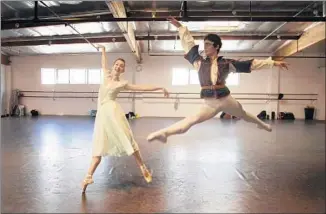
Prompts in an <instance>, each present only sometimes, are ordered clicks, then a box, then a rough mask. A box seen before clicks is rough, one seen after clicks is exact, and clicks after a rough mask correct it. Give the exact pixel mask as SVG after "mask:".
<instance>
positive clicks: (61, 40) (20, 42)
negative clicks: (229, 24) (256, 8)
mask: <svg viewBox="0 0 326 214" xmlns="http://www.w3.org/2000/svg"><path fill="white" fill-rule="evenodd" d="M205 35H206V34H201V35H198V34H194V35H193V37H194V39H195V40H203V39H204V37H205ZM83 36H84V37H85V38H87V40H88V41H89V42H91V43H111V42H126V38H125V37H123V36H118V35H111V36H109V35H108V34H103V33H101V34H97V35H93V36H91V35H85V34H84V35H83ZM263 38H265V35H221V39H222V40H261V39H263ZM299 38H300V36H291V35H284V36H282V35H281V36H280V39H282V40H298V39H299ZM175 39H176V35H171V34H170V35H167V34H165V35H142V36H135V40H136V41H148V40H150V41H155V40H158V41H161V40H175ZM177 39H178V40H179V39H180V38H179V36H177ZM266 40H278V36H276V35H273V36H270V37H268V38H267V39H266ZM84 43H87V42H86V41H85V40H84V39H82V38H80V37H78V36H76V35H64V36H52V37H49V36H41V37H16V38H7V39H2V40H1V46H3V47H14V46H37V45H58V44H84Z"/></svg>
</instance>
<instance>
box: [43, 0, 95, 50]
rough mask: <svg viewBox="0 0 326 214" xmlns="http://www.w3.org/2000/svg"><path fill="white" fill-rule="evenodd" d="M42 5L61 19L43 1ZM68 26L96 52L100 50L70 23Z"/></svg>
mask: <svg viewBox="0 0 326 214" xmlns="http://www.w3.org/2000/svg"><path fill="white" fill-rule="evenodd" d="M41 3H42V4H43V5H44V6H45V7H46V8H47V9H48V10H49V11H50V12H51V13H52V14H53V15H55V16H56V17H58V18H59V19H61V17H60V16H59V15H58V14H56V13H55V12H54V11H53V10H51V8H50V7H48V6H47V5H46V4H45V3H44V2H43V1H41ZM66 25H68V26H69V27H71V29H73V30H74V31H75V32H76V33H78V34H79V35H80V37H82V38H83V39H84V40H85V41H86V42H88V43H89V44H90V45H92V46H93V47H94V48H95V49H96V50H98V48H97V47H95V46H94V45H93V44H92V43H91V42H90V41H88V39H86V38H85V37H84V36H83V35H82V34H81V33H79V31H78V30H76V29H75V28H74V27H73V26H72V25H71V24H69V23H66Z"/></svg>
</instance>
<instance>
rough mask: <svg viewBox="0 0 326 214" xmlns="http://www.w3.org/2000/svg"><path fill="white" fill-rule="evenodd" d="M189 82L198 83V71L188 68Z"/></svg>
mask: <svg viewBox="0 0 326 214" xmlns="http://www.w3.org/2000/svg"><path fill="white" fill-rule="evenodd" d="M189 82H190V84H194V85H199V84H200V82H199V77H198V71H196V70H190V81H189Z"/></svg>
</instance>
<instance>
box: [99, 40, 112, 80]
mask: <svg viewBox="0 0 326 214" xmlns="http://www.w3.org/2000/svg"><path fill="white" fill-rule="evenodd" d="M97 47H98V48H99V49H100V50H101V52H102V56H101V57H102V59H101V64H102V72H103V81H104V83H106V81H107V79H108V77H109V74H110V70H109V67H108V62H107V57H106V52H105V47H104V46H103V45H98V46H97Z"/></svg>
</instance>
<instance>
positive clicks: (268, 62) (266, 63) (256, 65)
mask: <svg viewBox="0 0 326 214" xmlns="http://www.w3.org/2000/svg"><path fill="white" fill-rule="evenodd" d="M229 62H230V64H231V65H230V72H236V73H250V72H251V71H259V70H263V69H268V68H272V67H273V66H277V67H280V68H281V69H283V68H285V69H288V67H287V65H288V63H286V62H283V61H274V60H272V59H271V57H270V58H268V59H251V60H243V61H241V60H233V59H229Z"/></svg>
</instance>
